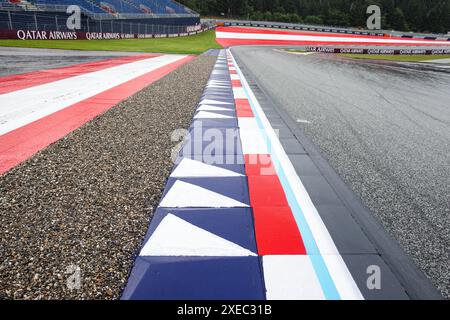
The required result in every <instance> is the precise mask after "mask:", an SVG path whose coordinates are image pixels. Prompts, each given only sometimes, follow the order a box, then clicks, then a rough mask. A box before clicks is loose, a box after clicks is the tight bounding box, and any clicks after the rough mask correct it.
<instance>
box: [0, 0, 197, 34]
mask: <svg viewBox="0 0 450 320" xmlns="http://www.w3.org/2000/svg"><path fill="white" fill-rule="evenodd" d="M71 5H76V6H78V7H79V8H80V11H81V29H80V30H77V31H83V32H120V33H151V34H152V33H153V34H155V33H167V34H170V33H183V32H188V30H191V29H192V27H193V26H198V25H199V24H200V16H199V14H198V13H196V12H195V11H193V10H191V9H189V8H188V7H186V6H184V5H182V4H180V3H178V2H176V1H173V0H0V30H2V29H3V30H5V29H9V30H19V29H20V30H50V31H53V30H56V31H68V30H67V25H66V21H67V18H68V17H69V16H70V14H68V13H67V8H68V7H69V6H71Z"/></svg>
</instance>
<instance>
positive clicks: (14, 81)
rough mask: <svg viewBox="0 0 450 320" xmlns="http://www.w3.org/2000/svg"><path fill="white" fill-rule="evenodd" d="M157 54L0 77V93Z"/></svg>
mask: <svg viewBox="0 0 450 320" xmlns="http://www.w3.org/2000/svg"><path fill="white" fill-rule="evenodd" d="M159 56H161V55H160V54H142V55H141V54H140V55H136V56H130V57H120V58H113V59H107V60H101V61H93V62H86V63H81V64H76V65H72V66H67V67H62V68H57V69H48V70H39V71H34V72H28V73H22V74H15V75H10V76H5V77H0V94H5V93H10V92H13V91H17V90H22V89H26V88H30V87H34V86H38V85H43V84H46V83H50V82H54V81H58V80H63V79H67V78H70V77H75V76H79V75H82V74H86V73H90V72H95V71H100V70H104V69H107V68H111V67H115V66H119V65H122V64H125V63H131V62H135V61H140V60H144V59H149V58H155V57H159Z"/></svg>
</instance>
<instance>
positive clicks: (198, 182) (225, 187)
mask: <svg viewBox="0 0 450 320" xmlns="http://www.w3.org/2000/svg"><path fill="white" fill-rule="evenodd" d="M176 181H183V182H187V183H190V184H193V185H195V186H198V187H202V188H204V189H207V190H210V191H213V192H216V193H218V194H221V195H223V196H226V197H229V198H231V199H234V200H236V201H239V202H241V203H243V204H245V205H247V206H250V200H249V195H248V185H247V178H246V177H221V178H220V182H219V181H218V179H217V177H204V178H203V177H202V178H174V177H169V180H168V181H167V184H166V188H165V190H164V194H163V196H162V199H164V197H165V196H166V195H167V193H168V192H169V191H170V189H171V188H172V186H173V185H174V183H175V182H176Z"/></svg>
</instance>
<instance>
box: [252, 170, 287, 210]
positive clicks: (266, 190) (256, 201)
mask: <svg viewBox="0 0 450 320" xmlns="http://www.w3.org/2000/svg"><path fill="white" fill-rule="evenodd" d="M248 188H249V193H250V204H251V206H252V207H269V206H271V207H287V206H288V205H289V204H288V202H287V199H286V196H285V194H284V190H283V186H282V185H281V182H280V180H279V179H278V176H275V175H260V176H257V175H255V176H248Z"/></svg>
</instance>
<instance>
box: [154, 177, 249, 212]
mask: <svg viewBox="0 0 450 320" xmlns="http://www.w3.org/2000/svg"><path fill="white" fill-rule="evenodd" d="M160 207H162V208H195V207H197V208H234V207H248V205H246V204H245V203H242V202H240V201H237V200H234V199H232V198H230V197H227V196H224V195H221V194H220V193H217V192H214V191H211V190H208V189H205V188H202V187H199V186H197V185H195V184H191V183H187V182H184V181H180V180H177V181H175V183H174V184H173V186H172V188H170V190H169V192H168V193H167V194H166V196H165V197H164V199H162V201H161V203H160Z"/></svg>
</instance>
